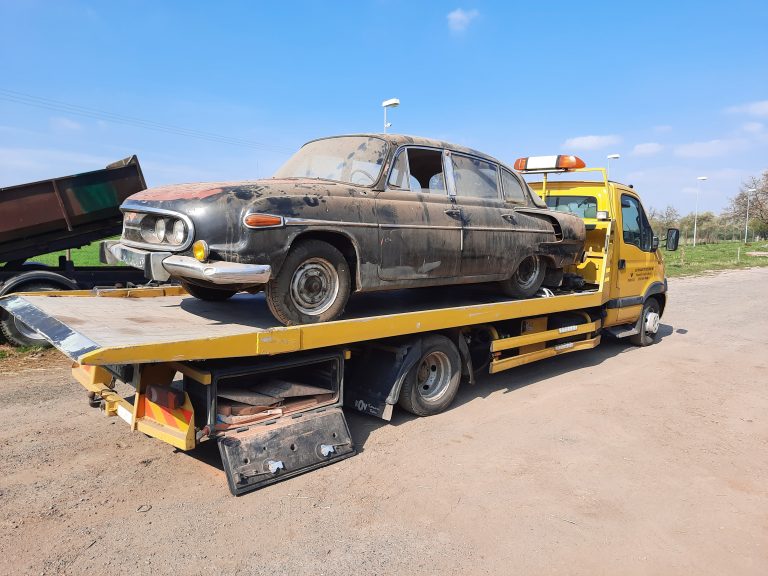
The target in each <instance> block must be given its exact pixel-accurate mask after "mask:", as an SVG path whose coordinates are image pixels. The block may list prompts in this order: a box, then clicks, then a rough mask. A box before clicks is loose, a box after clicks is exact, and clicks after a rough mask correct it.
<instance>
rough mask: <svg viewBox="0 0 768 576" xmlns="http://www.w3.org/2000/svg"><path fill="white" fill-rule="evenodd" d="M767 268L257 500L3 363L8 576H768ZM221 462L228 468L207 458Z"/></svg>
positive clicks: (65, 389)
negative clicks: (637, 332) (645, 341)
mask: <svg viewBox="0 0 768 576" xmlns="http://www.w3.org/2000/svg"><path fill="white" fill-rule="evenodd" d="M766 286H768V269H765V268H764V269H753V270H746V271H734V272H726V273H721V274H718V275H714V276H705V277H697V278H689V279H676V280H672V281H671V282H670V291H671V294H670V303H669V306H668V309H667V312H666V314H665V316H664V318H663V326H662V333H661V336H662V338H661V341H660V342H658V343H657V344H656V345H653V346H651V347H649V348H645V349H640V348H633V347H630V346H628V345H625V344H621V343H617V342H610V341H609V342H605V343H604V344H602V345H601V346H600V347H599V348H598V349H596V350H591V351H586V352H578V353H575V354H570V355H566V356H563V357H560V358H556V359H553V360H548V361H545V362H542V363H539V364H533V365H529V366H525V367H523V368H520V369H516V370H512V371H510V372H507V373H503V374H501V375H498V376H493V377H491V376H486V377H483V378H482V379H481V381H480V383H479V384H478V385H477V386H475V387H465V389H464V390H462V391H461V392H460V393H459V396H458V398H457V401H456V403H455V405H454V407H453V408H452V409H451V410H449V411H448V412H446V413H444V414H441V415H439V416H435V417H431V418H421V419H419V418H414V417H411V416H408V415H406V414H403V413H401V412H400V413H398V412H396V414H395V417H394V420H393V422H392V423H391V424H385V423H381V422H379V421H376V420H373V419H368V418H365V417H362V416H358V415H355V414H351V415H350V416H349V421H350V428H351V429H352V433H353V437H354V438H355V440H356V442H357V444H358V446H359V448H360V454H359V455H357V456H356V457H354V458H351V459H348V460H345V461H343V462H341V463H339V464H336V465H334V466H330V467H327V468H324V469H321V470H318V471H316V472H312V473H310V474H305V475H303V476H300V477H298V478H295V479H292V480H289V481H287V482H283V483H280V484H277V485H274V486H271V487H268V488H265V489H263V490H260V491H258V492H254V493H251V494H249V495H247V496H244V497H241V498H234V497H232V496H230V494H229V492H228V490H227V486H226V480H225V478H224V473H223V472H222V470H221V467H220V464H219V463H218V461H217V457H218V453H217V451H216V450H215V447H214V446H209V447H208V449H204V450H200V451H199V453H194V454H185V453H183V452H178V451H175V450H174V449H173V448H171V447H170V446H168V445H166V444H163V443H161V442H159V441H156V440H153V439H151V438H147V437H145V436H144V435H142V434H139V433H130V432H129V431H128V429H127V427H126V426H125V424H124V423H123V421H122V420H119V419H116V418H104V417H103V416H102V415H101V414H100V413H99V412H98V411H97V410H93V409H91V408H89V407H88V405H87V403H86V401H85V394H84V392H83V390H82V388H80V386H79V385H78V384H76V383H75V382H74V381H73V380H72V379H71V377H70V375H69V370H68V365H67V362H66V361H65V360H64V359H63V357H62V358H61V359H59V358H58V356H51V357H46V358H48V360H47V361H45V362H31V363H28V364H24V363H21V364H20V363H14V364H12V365H11V364H3V363H0V552H2V555H3V560H2V561H0V574H9V575H11V574H12V575H17V574H35V575H42V574H71V575H82V574H110V575H111V574H132V575H136V574H153V575H160V574H174V575H178V574H185V575H187V574H189V575H192V574H232V575H246V574H248V575H250V574H291V575H305V574H306V575H312V576H317V575H321V574H328V575H331V574H339V575H345V576H346V575H350V574H356V575H365V574H409V575H411V574H415V575H418V574H462V575H467V574H504V575H507V574H584V575H589V576H594V575H597V574H611V575H612V574H622V575H624V576H626V575H632V574H654V575H656V574H686V575H688V574H697V575H698V576H702V575H706V574H712V575H718V576H720V575H722V574H739V575H748V574H756V575H757V574H759V575H764V574H768V377H766V374H768V353H766V350H767V349H768V306H767V304H768V300H767V299H766V294H767V292H766ZM210 448H213V449H210Z"/></svg>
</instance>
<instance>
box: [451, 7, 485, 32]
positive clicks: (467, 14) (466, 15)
mask: <svg viewBox="0 0 768 576" xmlns="http://www.w3.org/2000/svg"><path fill="white" fill-rule="evenodd" d="M478 16H480V12H478V11H477V10H463V9H461V8H456V10H454V11H453V12H449V13H448V16H446V18H448V28H450V29H451V32H464V30H466V29H467V27H468V26H469V25H470V24H471V23H472V20H474V19H475V18H477V17H478Z"/></svg>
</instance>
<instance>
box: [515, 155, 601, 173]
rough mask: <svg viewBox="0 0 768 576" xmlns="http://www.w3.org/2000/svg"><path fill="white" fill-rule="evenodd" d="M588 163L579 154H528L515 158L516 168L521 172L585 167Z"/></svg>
mask: <svg viewBox="0 0 768 576" xmlns="http://www.w3.org/2000/svg"><path fill="white" fill-rule="evenodd" d="M586 166H587V165H586V164H585V163H584V160H582V159H581V158H579V157H578V156H570V155H563V154H561V155H556V156H528V157H527V158H518V159H517V160H515V170H517V171H519V172H530V171H537V172H539V171H546V170H575V169H576V168H585V167H586Z"/></svg>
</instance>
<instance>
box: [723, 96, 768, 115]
mask: <svg viewBox="0 0 768 576" xmlns="http://www.w3.org/2000/svg"><path fill="white" fill-rule="evenodd" d="M726 112H728V113H729V114H747V115H748V116H758V117H760V118H768V100H757V101H756V102H747V103H746V104H740V105H739V106H731V107H730V108H728V109H726Z"/></svg>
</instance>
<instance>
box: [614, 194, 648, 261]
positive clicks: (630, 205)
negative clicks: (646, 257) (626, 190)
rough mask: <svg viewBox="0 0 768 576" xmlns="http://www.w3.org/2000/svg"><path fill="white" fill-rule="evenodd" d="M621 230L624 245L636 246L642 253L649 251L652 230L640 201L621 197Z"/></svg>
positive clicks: (624, 195) (630, 197)
mask: <svg viewBox="0 0 768 576" xmlns="http://www.w3.org/2000/svg"><path fill="white" fill-rule="evenodd" d="M621 229H622V234H623V237H624V243H625V244H632V245H633V246H637V247H638V248H639V249H640V250H643V251H644V252H650V251H651V246H652V244H653V230H651V225H650V224H649V223H648V218H646V216H645V212H644V211H643V207H642V206H641V205H640V201H639V200H638V199H637V198H635V197H634V196H630V195H629V194H622V195H621Z"/></svg>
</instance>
